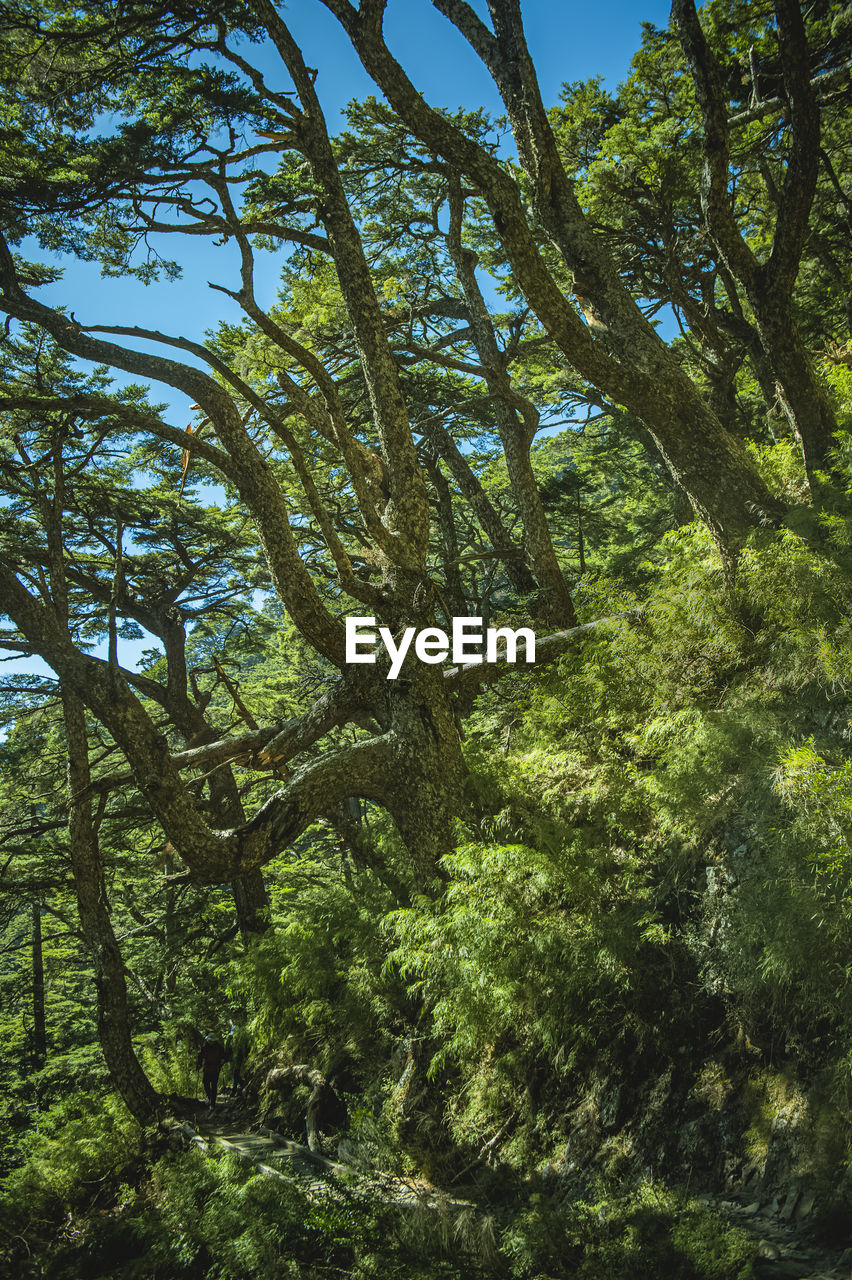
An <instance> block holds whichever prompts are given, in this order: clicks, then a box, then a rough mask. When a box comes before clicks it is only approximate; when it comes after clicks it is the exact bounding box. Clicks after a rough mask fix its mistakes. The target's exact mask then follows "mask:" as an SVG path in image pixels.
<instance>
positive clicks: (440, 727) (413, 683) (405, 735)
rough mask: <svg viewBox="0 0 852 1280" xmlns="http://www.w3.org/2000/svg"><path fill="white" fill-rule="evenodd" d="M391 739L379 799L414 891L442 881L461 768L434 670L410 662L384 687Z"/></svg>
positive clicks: (439, 674) (452, 725)
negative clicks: (388, 782)
mask: <svg viewBox="0 0 852 1280" xmlns="http://www.w3.org/2000/svg"><path fill="white" fill-rule="evenodd" d="M386 696H387V700H388V709H389V712H390V719H391V728H392V736H393V739H394V751H393V760H394V769H393V785H392V786H391V787H390V788H389V790H388V794H387V796H386V798H385V799H384V801H383V803H384V804H385V806H386V808H387V809H388V812H389V813H390V815H391V817H392V818H393V820H394V823H395V825H396V827H397V830H398V831H399V834H400V836H401V837H402V840H403V843H404V844H405V846H406V848H407V849H408V852H409V855H410V857H411V862H412V865H413V867H414V871H415V875H416V877H417V880H418V882H419V884H420V886H421V887H422V888H423V889H426V890H429V889H430V888H434V887H436V884H437V881H438V880H439V879H441V878H442V873H441V870H440V867H439V862H440V859H441V858H442V857H443V856H444V854H446V853H449V852H450V851H451V850H452V849H453V847H454V845H455V839H454V823H455V819H456V818H457V817H458V816H459V814H460V813H461V811H462V806H463V785H464V778H465V773H466V766H465V763H464V757H463V755H462V750H461V742H460V740H459V732H458V727H457V725H456V721H455V717H454V715H453V708H452V705H451V703H450V699H449V696H448V695H447V692H446V690H445V689H444V687H443V672H442V670H441V668H440V667H434V666H425V665H424V664H422V663H419V662H416V661H415V663H413V664H411V665H410V666H407V669H406V670H405V671H404V672H403V675H402V676H400V678H399V679H398V680H396V681H393V682H390V681H389V682H388V692H387V695H386Z"/></svg>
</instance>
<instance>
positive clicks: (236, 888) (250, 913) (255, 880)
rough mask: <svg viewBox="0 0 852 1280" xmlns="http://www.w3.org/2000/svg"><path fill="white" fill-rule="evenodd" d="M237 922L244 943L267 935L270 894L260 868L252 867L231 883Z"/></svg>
mask: <svg viewBox="0 0 852 1280" xmlns="http://www.w3.org/2000/svg"><path fill="white" fill-rule="evenodd" d="M231 893H232V894H233V897H234V906H235V907H236V911H237V921H238V923H239V926H240V933H241V934H242V936H243V940H244V941H248V939H249V938H251V937H255V936H257V934H260V933H265V932H266V930H267V929H268V928H269V927H270V925H269V894H268V893H267V892H266V884H265V883H264V879H263V871H262V870H261V868H260V867H251V868H250V870H248V871H244V872H243V874H242V875H241V876H237V878H236V880H233V881H232V882H231Z"/></svg>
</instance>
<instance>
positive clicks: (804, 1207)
mask: <svg viewBox="0 0 852 1280" xmlns="http://www.w3.org/2000/svg"><path fill="white" fill-rule="evenodd" d="M815 1200H816V1196H815V1195H814V1193H813V1191H808V1192H806V1193H805V1195H803V1196H802V1198H801V1200H800V1201H799V1203H798V1205H797V1206H796V1218H797V1219H801V1218H807V1217H808V1216H809V1214H810V1213H811V1211H812V1210H813V1207H814V1201H815Z"/></svg>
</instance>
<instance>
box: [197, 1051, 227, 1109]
mask: <svg viewBox="0 0 852 1280" xmlns="http://www.w3.org/2000/svg"><path fill="white" fill-rule="evenodd" d="M224 1061H225V1046H224V1045H223V1044H222V1041H221V1040H217V1039H216V1037H215V1036H214V1035H213V1034H212V1033H211V1034H210V1035H207V1036H205V1037H204V1044H203V1045H202V1046H201V1048H200V1049H199V1050H198V1059H197V1061H196V1064H195V1065H196V1066H197V1067H203V1069H204V1074H203V1080H204V1092H205V1093H206V1094H207V1099H208V1101H209V1103H210V1107H211V1110H212V1108H213V1107H215V1105H216V1093H217V1091H218V1088H219V1072H220V1071H221V1070H222V1063H223V1062H224Z"/></svg>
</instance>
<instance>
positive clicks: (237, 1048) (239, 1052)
mask: <svg viewBox="0 0 852 1280" xmlns="http://www.w3.org/2000/svg"><path fill="white" fill-rule="evenodd" d="M227 1049H228V1052H227V1053H226V1061H229V1062H230V1063H231V1067H232V1070H233V1079H232V1081H231V1093H232V1094H236V1093H239V1092H240V1091H241V1090H242V1088H243V1086H244V1085H245V1079H244V1077H243V1069H244V1067H245V1065H246V1060H247V1058H248V1056H249V1051H250V1049H251V1040H250V1038H249V1033H248V1032H247V1031H246V1029H245V1027H237V1026H235V1025H234V1023H233V1022H232V1023H231V1030H230V1032H229V1034H228V1045H227Z"/></svg>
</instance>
